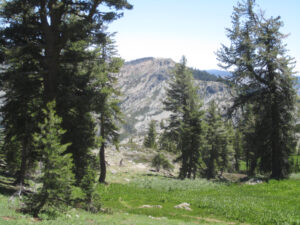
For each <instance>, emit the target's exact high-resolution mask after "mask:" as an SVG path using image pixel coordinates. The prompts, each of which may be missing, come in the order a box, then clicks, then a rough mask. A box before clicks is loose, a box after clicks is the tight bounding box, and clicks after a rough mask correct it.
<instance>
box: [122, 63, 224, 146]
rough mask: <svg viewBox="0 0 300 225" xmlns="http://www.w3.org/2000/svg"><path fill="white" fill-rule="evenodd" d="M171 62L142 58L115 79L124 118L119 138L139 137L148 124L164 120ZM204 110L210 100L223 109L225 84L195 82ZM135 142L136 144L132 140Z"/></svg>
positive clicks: (166, 114) (167, 114)
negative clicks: (120, 96)
mask: <svg viewBox="0 0 300 225" xmlns="http://www.w3.org/2000/svg"><path fill="white" fill-rule="evenodd" d="M175 64H176V63H175V62H174V61H173V60H171V59H157V58H142V59H137V60H134V61H130V62H127V63H125V65H124V66H123V68H122V69H121V71H120V73H119V75H118V81H119V82H118V83H119V88H120V90H121V92H122V94H123V96H122V102H121V109H122V111H123V113H124V115H125V125H124V127H123V129H122V130H121V132H122V138H123V139H124V138H125V137H126V138H129V137H135V138H137V137H139V136H140V137H142V136H143V135H144V134H145V132H146V130H147V126H148V124H149V122H150V121H151V120H156V121H158V123H157V125H159V122H160V121H161V120H162V119H167V118H168V117H169V115H170V112H167V111H164V110H163V104H162V100H163V99H164V98H165V97H166V90H165V89H166V87H167V86H168V80H169V79H170V77H171V76H172V71H173V70H174V68H175ZM195 82H196V85H198V86H199V95H200V97H201V98H202V99H203V102H204V107H205V105H207V103H208V102H209V101H211V100H213V99H214V100H216V101H217V103H218V105H219V106H226V104H227V102H228V101H227V99H228V97H229V92H228V88H227V86H226V85H225V84H223V83H220V82H213V81H200V80H196V81H195ZM136 141H139V140H136Z"/></svg>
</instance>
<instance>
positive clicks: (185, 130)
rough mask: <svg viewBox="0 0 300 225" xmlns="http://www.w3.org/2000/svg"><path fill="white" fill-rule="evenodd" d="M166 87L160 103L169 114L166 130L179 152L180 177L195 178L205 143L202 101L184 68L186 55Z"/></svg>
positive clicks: (189, 74)
mask: <svg viewBox="0 0 300 225" xmlns="http://www.w3.org/2000/svg"><path fill="white" fill-rule="evenodd" d="M169 86H170V87H169V88H168V89H167V97H166V100H165V101H163V104H164V106H165V110H167V111H171V113H172V114H171V116H170V119H169V124H168V126H167V127H166V129H167V133H169V135H170V137H172V140H173V141H174V142H175V143H176V144H177V149H178V150H179V151H180V156H179V157H178V160H180V161H181V168H180V173H179V177H180V178H181V179H184V178H186V177H188V178H191V177H195V176H196V173H197V170H198V168H199V159H200V154H201V147H202V145H203V142H204V138H203V134H204V124H203V115H204V113H203V111H202V110H200V107H201V104H200V101H199V98H198V95H197V90H196V88H195V86H193V79H192V73H191V71H190V70H189V69H188V68H187V67H186V59H185V57H183V58H182V60H181V63H180V64H178V65H177V66H176V69H175V70H174V76H173V77H172V78H171V80H170V83H169Z"/></svg>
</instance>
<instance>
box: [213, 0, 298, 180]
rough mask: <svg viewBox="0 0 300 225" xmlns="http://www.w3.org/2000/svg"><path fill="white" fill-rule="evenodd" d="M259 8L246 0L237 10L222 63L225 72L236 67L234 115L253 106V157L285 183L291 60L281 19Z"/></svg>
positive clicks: (291, 96) (289, 146) (289, 141)
mask: <svg viewBox="0 0 300 225" xmlns="http://www.w3.org/2000/svg"><path fill="white" fill-rule="evenodd" d="M254 6H255V1H254V0H247V2H244V3H242V4H241V3H239V4H238V6H237V7H236V8H234V12H233V16H232V24H233V26H232V29H227V31H228V38H229V39H230V41H231V46H230V47H226V46H222V48H221V50H220V51H219V52H218V58H219V60H220V61H221V62H222V63H223V64H222V65H221V66H222V67H223V68H225V69H229V68H233V76H232V78H231V81H232V82H233V83H234V84H235V87H236V93H237V95H236V98H235V100H234V105H233V107H232V109H231V111H234V110H236V109H238V108H241V107H242V106H245V105H246V104H253V105H254V108H253V112H254V114H255V119H256V120H257V122H256V128H255V130H256V134H257V135H255V136H256V138H255V139H254V141H255V142H256V146H258V147H259V148H257V150H258V152H257V153H256V154H255V156H254V157H259V158H260V165H259V169H260V170H261V171H263V172H265V173H267V172H271V177H272V178H275V179H281V178H284V177H287V175H288V171H289V164H288V162H289V161H288V156H289V154H290V152H291V151H292V146H293V142H294V141H293V135H292V130H293V126H292V122H293V116H292V112H293V111H294V104H295V91H294V89H293V79H292V74H293V71H292V69H293V67H292V65H291V63H292V59H291V58H290V57H289V56H287V55H286V49H285V46H284V44H283V43H282V40H283V38H284V37H285V35H283V34H282V33H281V32H280V27H281V26H282V22H281V21H280V17H277V18H273V17H271V18H269V19H267V18H265V17H264V15H261V14H257V13H255V11H254ZM258 133H259V135H258ZM255 161H257V160H254V161H253V162H255ZM252 167H257V165H253V166H252ZM253 169H254V168H252V169H251V170H253Z"/></svg>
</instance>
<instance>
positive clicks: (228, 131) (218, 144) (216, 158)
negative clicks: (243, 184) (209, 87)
mask: <svg viewBox="0 0 300 225" xmlns="http://www.w3.org/2000/svg"><path fill="white" fill-rule="evenodd" d="M206 123H207V132H206V137H205V139H206V144H205V148H204V150H203V154H202V159H203V162H204V163H205V170H204V171H202V173H204V176H205V177H206V178H208V179H212V178H215V177H216V175H217V173H218V172H219V171H220V172H221V174H222V172H224V171H226V170H227V169H228V168H229V167H230V162H231V161H232V159H233V130H232V127H231V125H227V126H226V125H225V122H224V121H223V120H222V118H221V115H220V113H219V110H218V109H217V105H216V103H215V101H212V102H210V104H209V108H208V110H207V113H206Z"/></svg>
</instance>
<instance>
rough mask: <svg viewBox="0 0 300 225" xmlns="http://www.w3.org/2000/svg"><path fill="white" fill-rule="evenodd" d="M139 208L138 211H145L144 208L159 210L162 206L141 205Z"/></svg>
mask: <svg viewBox="0 0 300 225" xmlns="http://www.w3.org/2000/svg"><path fill="white" fill-rule="evenodd" d="M139 208H140V209H145V208H159V209H161V208H162V206H161V205H142V206H140V207H139Z"/></svg>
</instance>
